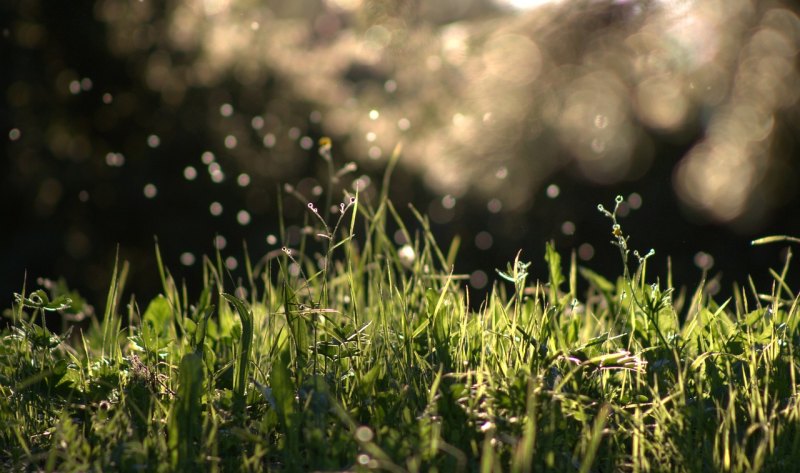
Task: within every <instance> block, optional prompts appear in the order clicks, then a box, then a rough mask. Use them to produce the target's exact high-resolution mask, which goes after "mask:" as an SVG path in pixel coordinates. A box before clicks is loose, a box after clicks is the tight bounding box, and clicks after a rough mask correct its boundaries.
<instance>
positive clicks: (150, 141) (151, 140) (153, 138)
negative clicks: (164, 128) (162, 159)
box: [147, 135, 161, 148]
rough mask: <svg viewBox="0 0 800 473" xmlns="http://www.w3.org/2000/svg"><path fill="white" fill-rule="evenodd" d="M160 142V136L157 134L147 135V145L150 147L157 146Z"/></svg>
mask: <svg viewBox="0 0 800 473" xmlns="http://www.w3.org/2000/svg"><path fill="white" fill-rule="evenodd" d="M160 144H161V138H159V137H158V135H150V136H148V137H147V146H149V147H151V148H158V146H159V145H160Z"/></svg>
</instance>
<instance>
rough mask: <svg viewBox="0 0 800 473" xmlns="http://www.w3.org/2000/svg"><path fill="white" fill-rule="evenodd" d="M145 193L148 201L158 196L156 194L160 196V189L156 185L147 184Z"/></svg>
mask: <svg viewBox="0 0 800 473" xmlns="http://www.w3.org/2000/svg"><path fill="white" fill-rule="evenodd" d="M143 192H144V196H145V197H147V198H148V199H152V198H153V197H155V196H156V194H158V189H157V188H156V185H155V184H146V185H145V186H144V190H143Z"/></svg>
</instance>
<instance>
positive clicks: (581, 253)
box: [578, 243, 594, 261]
mask: <svg viewBox="0 0 800 473" xmlns="http://www.w3.org/2000/svg"><path fill="white" fill-rule="evenodd" d="M578 257H579V258H580V259H581V260H583V261H589V260H590V259H592V258H593V257H594V247H593V246H592V245H590V244H589V243H584V244H582V245H581V246H579V247H578Z"/></svg>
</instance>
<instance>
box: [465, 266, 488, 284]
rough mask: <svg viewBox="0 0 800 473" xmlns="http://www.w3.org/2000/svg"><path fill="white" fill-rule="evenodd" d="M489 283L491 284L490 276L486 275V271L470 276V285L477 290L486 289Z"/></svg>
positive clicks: (478, 271) (476, 272)
mask: <svg viewBox="0 0 800 473" xmlns="http://www.w3.org/2000/svg"><path fill="white" fill-rule="evenodd" d="M488 282H489V276H487V275H486V273H485V272H484V271H481V270H480V269H479V270H477V271H474V272H473V273H472V274H470V276H469V284H470V286H472V287H474V288H475V289H483V288H484V287H486V284H487V283H488Z"/></svg>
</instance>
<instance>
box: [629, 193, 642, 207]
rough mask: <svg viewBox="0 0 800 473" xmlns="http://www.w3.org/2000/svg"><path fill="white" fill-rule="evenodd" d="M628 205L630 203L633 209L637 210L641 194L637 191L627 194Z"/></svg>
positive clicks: (640, 204)
mask: <svg viewBox="0 0 800 473" xmlns="http://www.w3.org/2000/svg"><path fill="white" fill-rule="evenodd" d="M628 205H630V207H631V208H632V209H633V210H638V209H639V207H641V206H642V196H641V195H639V193H638V192H634V193H633V194H631V195H629V196H628Z"/></svg>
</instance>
